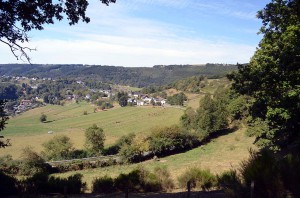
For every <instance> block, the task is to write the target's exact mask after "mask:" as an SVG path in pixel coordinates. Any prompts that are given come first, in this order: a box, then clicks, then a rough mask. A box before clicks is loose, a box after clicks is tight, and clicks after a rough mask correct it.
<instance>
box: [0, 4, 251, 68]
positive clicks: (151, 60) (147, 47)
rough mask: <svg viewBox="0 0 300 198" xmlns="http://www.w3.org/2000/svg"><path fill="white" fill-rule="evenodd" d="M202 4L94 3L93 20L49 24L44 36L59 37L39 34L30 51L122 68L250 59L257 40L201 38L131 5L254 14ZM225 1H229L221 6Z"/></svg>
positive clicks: (39, 59)
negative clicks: (68, 24) (144, 14)
mask: <svg viewBox="0 0 300 198" xmlns="http://www.w3.org/2000/svg"><path fill="white" fill-rule="evenodd" d="M201 2H202V3H201V4H200V3H199V1H194V0H189V1H188V0H183V1H178V0H128V1H122V2H121V1H120V3H117V4H115V5H111V6H109V7H105V8H103V7H102V6H99V3H98V2H92V3H91V9H89V11H88V16H90V17H91V18H92V21H91V23H90V24H79V25H77V26H75V27H63V28H61V27H57V26H50V27H48V28H46V30H44V31H42V32H40V33H41V34H44V35H49V34H51V33H55V34H59V36H58V37H57V38H54V37H53V36H49V38H47V36H46V38H45V36H43V37H39V36H38V35H39V33H37V34H36V35H35V37H34V38H33V39H32V41H31V43H30V46H33V47H36V48H37V49H38V51H36V52H32V53H30V56H31V57H32V62H33V63H45V64H62V63H70V64H71V63H74V64H75V63H82V64H101V65H122V66H153V65H156V64H201V63H207V62H216V63H217V62H218V63H236V62H248V61H249V59H250V57H251V56H252V55H253V52H254V50H255V46H256V44H253V45H245V44H242V43H241V44H237V43H234V42H232V41H231V39H223V38H220V39H222V41H220V39H219V40H218V39H215V38H214V39H203V38H200V37H199V36H195V35H194V34H193V36H189V33H191V32H193V29H190V28H189V27H185V26H183V25H178V24H171V23H166V22H160V21H155V20H152V19H147V18H140V17H135V16H132V14H131V13H130V11H131V9H137V8H139V5H138V4H145V5H147V4H149V5H150V4H151V5H158V6H167V7H174V8H177V9H183V8H191V7H193V8H194V9H200V7H202V8H203V9H217V10H222V12H223V13H225V14H231V15H236V16H237V17H240V18H251V15H252V13H250V12H249V13H245V12H242V11H241V12H236V13H234V12H231V9H229V5H228V2H229V1H224V0H223V1H222V0H218V1H215V2H214V3H212V2H211V1H201ZM224 2H226V4H222V3H224ZM230 2H231V3H232V1H230ZM196 5H198V8H197V6H196ZM134 6H136V7H134ZM60 35H61V37H60ZM63 37H64V38H63ZM211 38H213V35H212V36H211ZM0 54H1V59H0V63H9V62H17V61H15V59H14V58H13V56H12V55H11V53H10V51H9V50H8V48H6V46H3V45H0Z"/></svg>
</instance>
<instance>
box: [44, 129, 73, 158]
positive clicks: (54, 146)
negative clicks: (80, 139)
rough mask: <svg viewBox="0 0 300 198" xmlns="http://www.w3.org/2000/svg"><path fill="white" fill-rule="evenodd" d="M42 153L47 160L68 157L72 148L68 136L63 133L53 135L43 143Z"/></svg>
mask: <svg viewBox="0 0 300 198" xmlns="http://www.w3.org/2000/svg"><path fill="white" fill-rule="evenodd" d="M43 147H44V155H45V156H46V157H47V158H48V160H63V159H68V158H69V157H70V153H71V152H72V151H73V150H74V148H73V144H72V142H71V141H70V138H69V137H67V136H65V135H57V136H54V137H53V138H52V139H51V140H49V141H47V142H45V143H44V144H43Z"/></svg>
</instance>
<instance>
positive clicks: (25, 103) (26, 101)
mask: <svg viewBox="0 0 300 198" xmlns="http://www.w3.org/2000/svg"><path fill="white" fill-rule="evenodd" d="M31 104H32V103H31V100H22V101H21V103H20V105H24V106H31Z"/></svg>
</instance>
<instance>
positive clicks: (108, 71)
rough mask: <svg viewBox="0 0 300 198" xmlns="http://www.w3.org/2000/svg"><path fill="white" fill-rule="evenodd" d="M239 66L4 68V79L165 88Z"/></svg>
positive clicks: (222, 73) (219, 74) (0, 71)
mask: <svg viewBox="0 0 300 198" xmlns="http://www.w3.org/2000/svg"><path fill="white" fill-rule="evenodd" d="M236 69H237V66H236V65H227V64H226V65H224V64H206V65H167V66H164V65H156V66H154V67H120V66H101V65H75V64H74V65H42V64H33V65H30V64H0V76H2V75H9V76H27V77H46V78H76V79H93V80H97V81H102V82H111V83H114V84H123V85H130V86H135V87H145V86H149V85H165V84H169V83H172V82H174V81H177V80H180V79H183V78H187V77H191V76H199V75H203V76H207V77H208V78H216V77H223V76H225V75H226V74H227V73H228V72H231V71H233V70H236Z"/></svg>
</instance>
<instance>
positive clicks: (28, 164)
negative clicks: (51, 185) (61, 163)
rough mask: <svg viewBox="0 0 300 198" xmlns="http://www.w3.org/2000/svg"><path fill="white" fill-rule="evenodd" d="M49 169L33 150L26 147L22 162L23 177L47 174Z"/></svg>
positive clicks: (21, 171)
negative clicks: (40, 173)
mask: <svg viewBox="0 0 300 198" xmlns="http://www.w3.org/2000/svg"><path fill="white" fill-rule="evenodd" d="M48 169H49V167H48V166H47V164H45V160H44V159H43V158H42V157H41V156H40V155H39V154H37V153H36V152H34V151H32V149H31V148H29V147H26V148H24V149H23V152H22V161H21V164H20V173H21V174H22V175H33V174H36V173H39V172H47V171H48Z"/></svg>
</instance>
